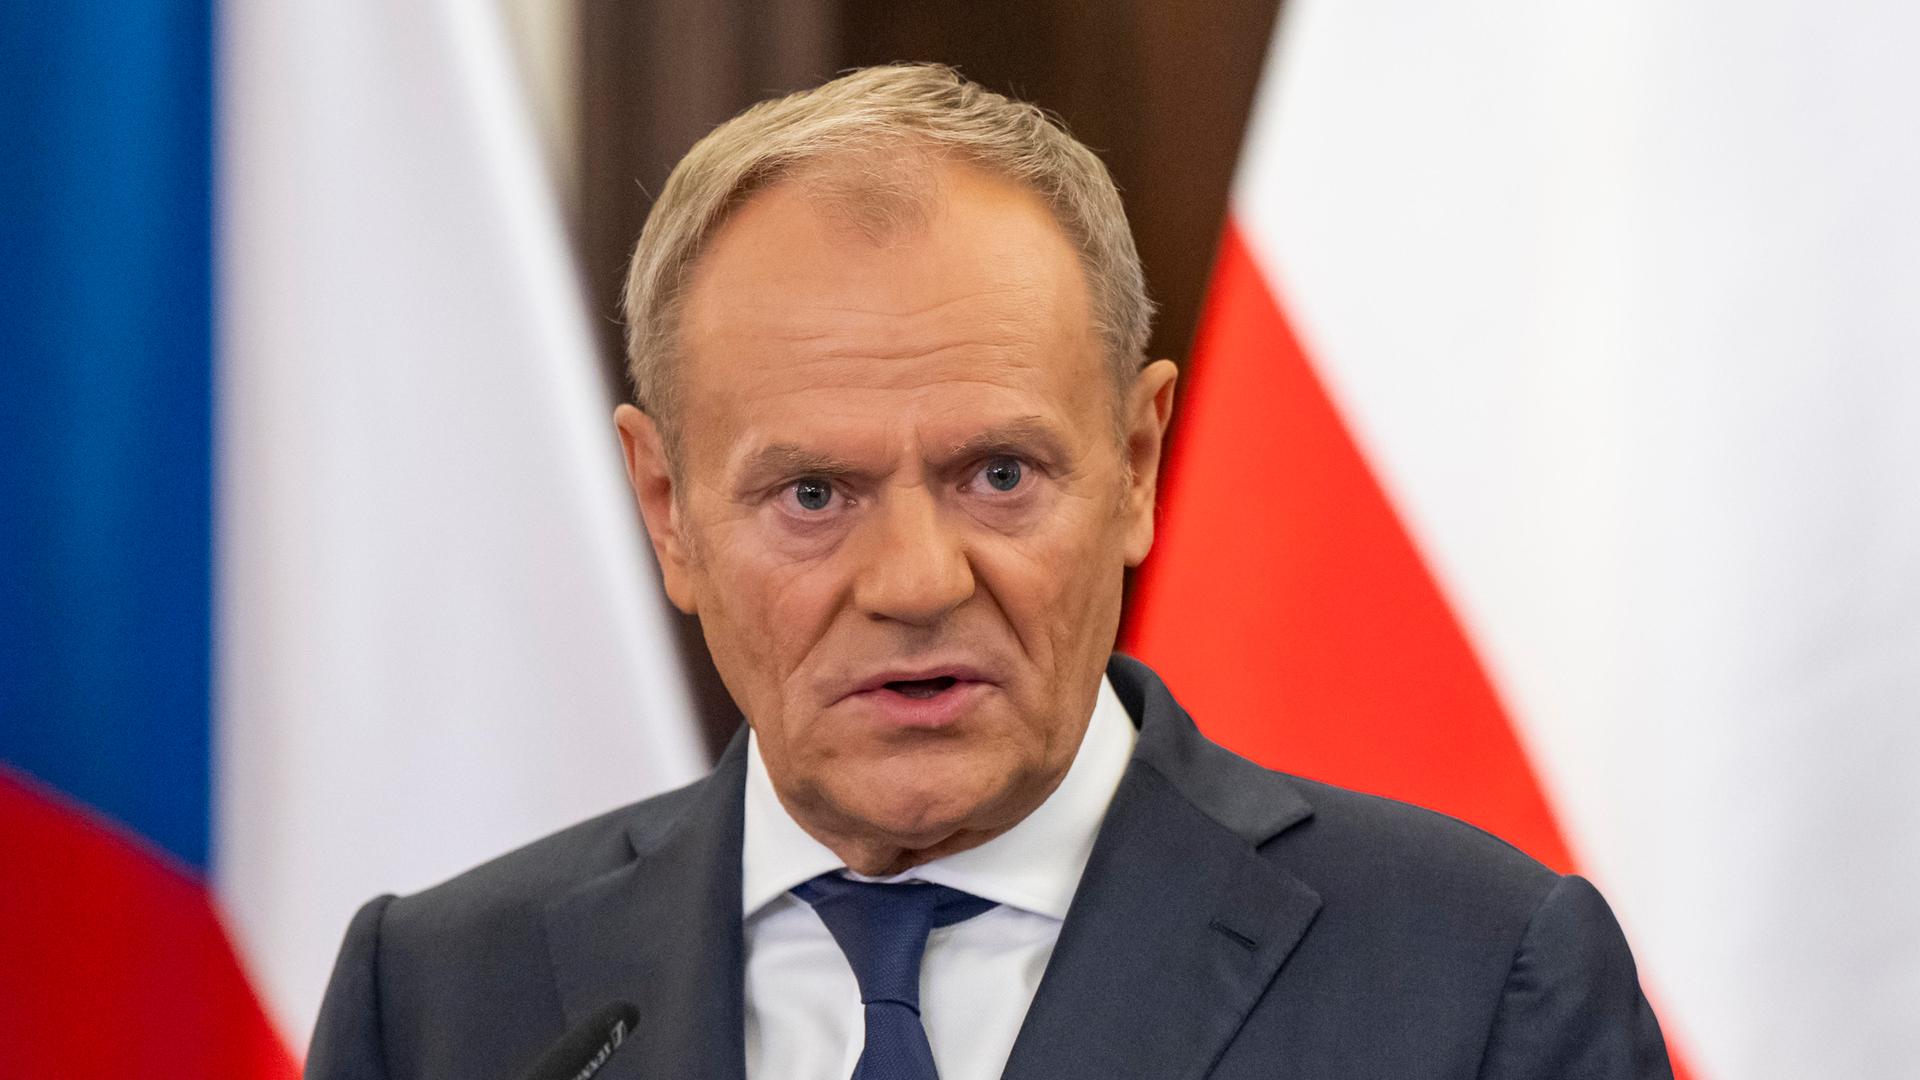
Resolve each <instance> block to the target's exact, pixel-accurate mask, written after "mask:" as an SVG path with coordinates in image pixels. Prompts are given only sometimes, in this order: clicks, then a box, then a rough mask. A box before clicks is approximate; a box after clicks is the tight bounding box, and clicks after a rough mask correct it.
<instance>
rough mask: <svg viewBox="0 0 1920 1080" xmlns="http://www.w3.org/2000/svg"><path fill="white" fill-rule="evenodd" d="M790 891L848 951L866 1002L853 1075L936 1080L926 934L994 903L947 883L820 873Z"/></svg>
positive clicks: (869, 1079)
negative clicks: (925, 1010)
mask: <svg viewBox="0 0 1920 1080" xmlns="http://www.w3.org/2000/svg"><path fill="white" fill-rule="evenodd" d="M793 894H794V895H795V896H798V897H799V898H800V899H802V900H805V901H806V902H807V903H809V904H811V905H813V910H814V912H815V913H817V914H818V915H819V916H820V921H821V922H823V923H826V924H827V929H828V930H829V931H831V932H832V933H833V940H835V941H837V942H839V943H840V951H841V952H843V953H845V954H847V963H848V964H849V965H851V966H852V967H853V977H854V978H855V979H856V980H858V981H859V983H860V1003H861V1004H862V1005H864V1006H866V1013H867V1041H866V1046H865V1047H864V1048H863V1049H862V1050H861V1051H860V1061H859V1064H857V1065H855V1066H854V1067H853V1078H852V1080H939V1074H938V1073H937V1072H935V1071H934V1068H933V1048H932V1047H931V1046H929V1045H927V1029H926V1028H925V1027H922V1026H921V1024H920V956H921V954H922V953H924V952H926V949H927V934H928V933H929V932H931V931H932V930H933V928H934V927H936V926H951V925H953V924H954V923H957V922H961V921H963V920H966V919H971V918H973V917H974V916H975V915H978V914H980V913H981V912H983V911H985V910H987V909H988V908H991V907H993V906H994V903H993V901H991V900H982V899H980V898H979V897H977V896H971V895H968V894H967V893H963V892H961V891H960V890H958V889H949V888H947V887H946V886H944V885H924V884H921V885H912V884H899V885H887V884H881V883H878V882H870V881H849V880H847V879H846V878H843V877H841V876H840V875H838V874H822V875H820V876H819V877H817V878H814V879H813V880H812V881H809V882H807V883H805V884H804V885H795V886H794V887H793Z"/></svg>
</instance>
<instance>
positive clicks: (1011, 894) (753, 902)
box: [740, 676, 1137, 919]
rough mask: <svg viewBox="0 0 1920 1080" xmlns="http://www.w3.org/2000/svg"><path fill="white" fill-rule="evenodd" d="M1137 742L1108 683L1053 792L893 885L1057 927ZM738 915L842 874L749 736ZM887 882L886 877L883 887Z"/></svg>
mask: <svg viewBox="0 0 1920 1080" xmlns="http://www.w3.org/2000/svg"><path fill="white" fill-rule="evenodd" d="M1136 737H1137V733H1136V732H1135V730H1134V726H1133V721H1132V720H1131V719H1130V718H1129V717H1128V716H1127V711H1126V707H1125V706H1123V705H1121V704H1120V698H1119V697H1118V696H1117V695H1116V694H1115V693H1114V691H1113V686H1112V685H1111V684H1110V683H1108V682H1107V680H1106V677H1105V676H1102V677H1101V679H1100V690H1099V693H1098V694H1097V695H1096V697H1095V698H1094V705H1093V716H1092V718H1091V719H1090V720H1089V721H1088V722H1087V734H1086V737H1085V738H1083V739H1082V740H1081V741H1080V749H1079V750H1078V751H1077V752H1076V753H1075V754H1074V758H1073V764H1072V765H1071V766H1069V767H1068V768H1067V775H1066V777H1065V778H1064V779H1063V780H1061V781H1060V786H1059V787H1057V788H1055V789H1054V791H1053V794H1051V795H1049V796H1047V799H1046V801H1045V802H1043V803H1041V804H1040V805H1039V806H1038V807H1037V808H1035V809H1034V811H1033V813H1031V814H1028V815H1027V816H1026V817H1025V818H1024V819H1022V820H1021V821H1020V822H1019V823H1018V824H1016V825H1015V826H1014V827H1013V828H1011V829H1008V830H1007V831H1006V832H1004V833H1001V834H1000V835H999V836H996V837H994V838H993V839H991V840H989V841H987V842H986V843H984V844H981V845H980V846H979V847H974V848H968V849H967V850H965V851H962V852H958V853H956V854H953V855H948V856H945V857H943V858H939V859H935V860H933V861H932V862H928V863H924V864H922V865H920V866H916V867H914V868H913V869H912V870H909V871H907V872H906V873H904V874H901V875H898V878H899V880H903V881H905V880H913V881H931V882H934V883H936V884H940V885H947V886H950V887H952V888H956V889H961V890H964V891H966V892H969V893H972V894H973V895H975V896H979V897H982V898H984V899H987V900H992V901H994V902H996V903H1000V904H1005V905H1007V906H1009V907H1016V908H1020V909H1022V910H1025V911H1031V912H1035V913H1037V914H1040V915H1046V916H1049V917H1051V918H1055V919H1065V918H1066V917H1067V907H1068V905H1069V904H1070V903H1072V901H1073V893H1074V890H1075V889H1077V888H1078V887H1079V885H1080V875H1081V873H1082V872H1083V871H1084V870H1086V867H1087V859H1088V858H1089V857H1090V856H1091V855H1092V854H1093V841H1094V837H1095V836H1096V835H1097V834H1098V833H1099V831H1100V822H1101V820H1102V819H1103V818H1105V817H1106V814H1107V804H1109V803H1111V802H1112V801H1113V793H1114V791H1115V790H1117V789H1118V788H1119V786H1120V777H1121V774H1122V773H1124V772H1126V769H1127V761H1128V759H1129V758H1131V757H1132V756H1133V744H1134V741H1135V739H1136ZM740 855H741V890H740V892H741V909H742V912H743V913H744V914H746V915H752V914H753V913H754V912H756V911H759V910H760V909H761V908H763V907H765V906H766V905H767V904H768V903H770V902H772V901H773V900H774V899H776V898H778V897H779V896H781V895H782V894H783V893H785V892H786V891H787V890H788V889H791V888H793V887H794V886H795V885H798V884H800V883H801V882H803V881H809V880H812V879H813V878H816V877H818V876H820V875H821V874H825V873H831V872H832V871H835V870H841V869H845V867H846V864H845V863H843V862H841V861H840V858H839V857H838V856H836V855H835V854H834V853H833V852H832V851H831V850H829V849H828V848H827V846H826V845H825V844H822V843H821V842H820V841H818V840H815V839H814V838H813V837H812V836H811V835H809V834H808V833H807V831H806V830H805V829H802V828H801V827H800V824H799V823H798V822H796V821H794V820H793V817H792V815H790V814H788V813H787V809H786V807H784V806H782V805H781V804H780V799H779V796H777V795H775V794H774V790H773V781H772V780H771V779H770V778H769V777H768V776H767V767H766V763H765V762H764V761H762V760H761V757H760V744H759V742H758V741H757V740H756V739H755V738H754V736H753V734H752V733H751V732H749V733H748V735H747V786H746V819H745V832H744V833H743V835H742V838H741V847H740ZM887 880H893V879H887Z"/></svg>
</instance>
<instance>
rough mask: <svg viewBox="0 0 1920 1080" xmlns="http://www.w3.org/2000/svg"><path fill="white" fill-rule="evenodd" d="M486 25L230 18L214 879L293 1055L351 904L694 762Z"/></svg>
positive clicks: (321, 11)
mask: <svg viewBox="0 0 1920 1080" xmlns="http://www.w3.org/2000/svg"><path fill="white" fill-rule="evenodd" d="M497 20H498V13H497V12H496V10H495V9H494V7H493V6H492V5H488V4H469V3H463V2H460V0H435V2H431V3H421V4H405V5H398V6H395V5H387V4H375V3H371V2H369V0H346V2H343V0H325V2H320V0H302V2H296V3H288V4H276V5H259V4H248V3H238V2H235V3H229V4H226V5H225V6H224V8H223V11H222V34H221V66H220V76H221V85H220V95H219V99H220V107H221V131H220V134H221V144H222V154H221V160H220V171H219V192H220V211H221V214H220V221H221V227H220V247H219V258H220V267H219V280H220V308H219V317H220V327H221V331H220V340H219V364H220V383H219V429H218V430H219V443H218V454H219V459H220V460H219V464H218V473H219V486H218V504H219V534H218V545H217V547H218V550H217V552H216V559H217V564H218V570H217V591H218V594H219V608H218V616H219V617H218V649H217V669H218V670H217V679H218V701H219V705H218V713H219V718H218V725H217V727H218V732H217V745H218V751H217V768H216V777H215V785H216V792H217V794H216V801H217V810H216V820H217V826H216V833H215V877H216V882H217V888H218V892H219V895H220V899H221V901H222V904H223V906H224V908H225V910H226V912H227V914H228V917H229V921H230V923H231V925H232V929H233V931H234V932H235V934H236V937H237V939H238V941H239V943H240V945H241V948H242V952H243V955H244V956H245V958H246V961H247V963H248V965H249V968H250V972H251V974H252V975H253V977H254V978H255V980H256V984H257V985H258V986H259V988H260V989H261V991H262V993H263V996H264V997H265V998H266V1000H267V1002H268V1004H269V1006H270V1008H271V1011H272V1012H273V1013H274V1015H275V1016H276V1018H277V1019H278V1020H279V1022H280V1023H281V1024H282V1025H283V1027H284V1030H285V1031H286V1032H287V1034H288V1036H289V1038H290V1039H291V1040H292V1041H293V1043H294V1045H295V1046H296V1047H303V1046H304V1045H305V1042H306V1038H307V1033H308V1031H309V1030H310V1028H311V1025H312V1021H313V1017H314V1015H315V1012H316V1010H317V1007H318V1002H319V996H320V993H321V990H322V988H323V986H324V985H325V980H326V977H327V973H328V970H329V968H330V966H331V962H332V957H333V952H334V950H335V949H336V948H337V947H338V945H339V941H340V937H341V934H342V933H343V931H344V930H345V927H346V921H347V919H348V917H349V916H350V915H351V914H352V912H353V910H354V908H355V906H356V905H358V904H359V903H361V902H362V901H364V900H366V899H368V898H369V897H371V896H373V895H375V894H377V893H379V892H382V891H406V890H409V889H415V888H419V887H422V886H425V885H427V884H430V883H432V882H434V881H436V880H439V879H441V878H444V877H447V876H449V875H451V874H453V873H456V872H458V871H459V870H461V869H464V868H465V867H467V866H470V865H472V864H474V863H476V862H478V861H480V860H482V859H484V858H487V857H488V856H491V855H494V854H497V853H499V852H502V851H504V850H506V849H508V848H510V847H512V846H514V845H515V844H518V843H521V842H524V841H526V840H529V839H532V838H534V837H535V836H538V835H540V834H541V833H543V832H546V831H549V830H551V829H553V828H557V827H559V826H562V825H564V824H567V823H569V822H571V821H574V820H577V819H579V818H581V817H584V816H587V815H589V814H591V813H594V812H596V811H600V810H604V809H607V808H611V807H613V806H616V805H618V804H620V803H623V802H626V801H630V800H632V799H636V798H639V797H641V796H644V795H646V794H649V793H652V792H654V791H658V790H661V789H663V788H665V787H668V786H671V785H674V784H677V783H680V782H683V781H685V780H688V779H691V778H692V777H693V776H695V775H697V773H698V772H699V771H701V769H702V763H703V757H704V754H703V752H702V750H701V748H700V745H699V740H698V738H697V733H696V731H695V729H694V727H693V724H692V715H691V710H690V707H689V703H688V699H687V692H686V688H685V687H684V685H683V682H682V677H681V674H680V671H679V668H678V666H677V664H676V662H675V656H674V650H673V644H672V640H671V637H670V635H669V631H668V625H667V623H666V621H665V617H664V609H663V607H662V600H661V598H660V595H659V586H658V582H657V578H656V576H655V573H654V571H653V569H652V567H651V565H650V563H649V561H648V555H647V554H646V551H645V545H644V543H643V541H642V538H641V534H640V531H639V528H638V526H637V523H636V521H635V518H634V513H633V510H632V504H631V501H630V500H629V498H628V497H627V495H626V493H625V488H624V482H623V479H622V477H621V476H620V467H619V460H618V454H617V450H616V442H615V439H614V436H613V433H612V427H611V422H610V419H609V410H610V408H611V403H610V402H609V401H608V400H606V394H605V392H604V389H603V386H602V383H601V381H600V377H599V374H598V370H597V367H596V362H595V359H594V355H593V347H592V340H591V336H590V333H589V328H588V324H587V321H586V320H587V315H586V312H585V309H584V306H583V304H582V302H581V298H580V296H579V291H578V285H577V282H576V280H575V278H574V274H573V271H572V267H571V263H570V260H569V256H568V252H567V250H566V247H565V244H564V241H563V234H562V230H561V225H560V222H559V220H558V217H557V212H556V209H555V206H554V200H553V198H552V195H551V192H550V191H548V190H547V181H546V178H545V173H544V172H543V171H542V169H541V166H540V163H539V159H538V156H537V150H536V144H535V140H534V137H533V134H532V131H531V130H530V127H529V121H528V119H527V115H526V108H525V105H524V103H523V101H522V97H521V91H520V88H519V86H518V85H517V83H516V82H515V80H514V67H513V64H512V60H511V57H510V56H509V55H508V53H507V50H506V43H505V41H504V40H503V38H502V36H501V30H500V27H499V26H498V25H497Z"/></svg>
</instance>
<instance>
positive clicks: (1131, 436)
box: [1122, 360, 1180, 566]
mask: <svg viewBox="0 0 1920 1080" xmlns="http://www.w3.org/2000/svg"><path fill="white" fill-rule="evenodd" d="M1179 374H1180V369H1179V368H1176V367H1174V365H1173V361H1171V360H1155V361H1154V362H1153V363H1151V364H1148V365H1147V366H1146V367H1144V368H1141V369H1140V374H1139V375H1136V376H1135V377H1134V380H1133V388H1132V389H1131V390H1129V391H1128V393H1127V402H1126V414H1125V419H1126V446H1125V452H1126V456H1127V470H1128V472H1127V476H1128V479H1127V496H1126V506H1125V507H1124V509H1123V511H1122V512H1123V513H1124V514H1125V516H1126V544H1125V546H1126V557H1127V565H1128V566H1139V565H1140V563H1141V562H1142V561H1144V560H1145V559H1146V557H1147V552H1148V551H1150V550H1152V548H1153V508H1154V498H1155V496H1156V495H1157V494H1158V492H1159V487H1160V446H1161V443H1162V442H1163V441H1164V440H1165V438H1166V434H1167V421H1168V420H1170V419H1172V417H1173V384H1174V381H1175V379H1177V378H1178V377H1179Z"/></svg>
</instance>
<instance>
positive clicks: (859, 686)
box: [847, 664, 988, 697]
mask: <svg viewBox="0 0 1920 1080" xmlns="http://www.w3.org/2000/svg"><path fill="white" fill-rule="evenodd" d="M926 679H952V680H953V681H954V682H956V683H984V682H987V681H988V679H987V677H986V675H985V674H983V673H982V672H981V671H980V669H978V668H975V667H970V666H968V665H966V664H931V665H928V666H925V667H901V668H891V669H889V670H886V671H882V672H879V673H877V674H875V675H873V676H871V677H869V678H865V679H862V680H860V681H859V682H858V683H855V684H854V687H853V689H851V690H849V691H847V696H848V697H852V696H853V695H855V694H867V693H872V692H873V691H875V690H882V689H885V688H886V685H887V684H888V683H890V682H920V681H923V680H926Z"/></svg>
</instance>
